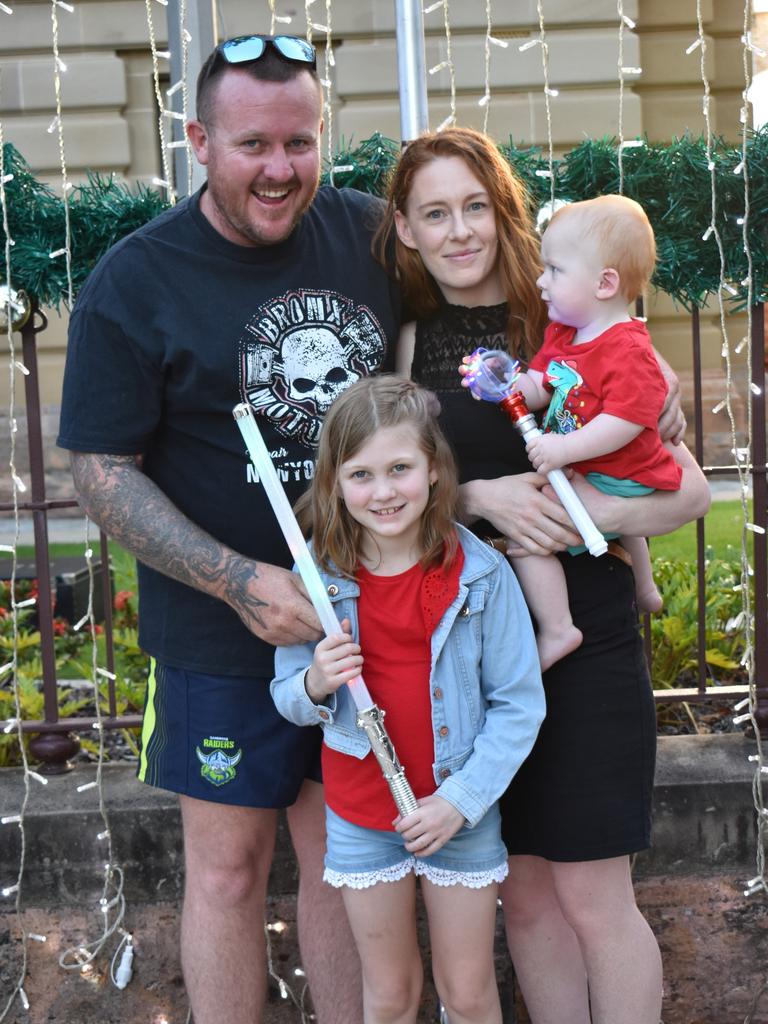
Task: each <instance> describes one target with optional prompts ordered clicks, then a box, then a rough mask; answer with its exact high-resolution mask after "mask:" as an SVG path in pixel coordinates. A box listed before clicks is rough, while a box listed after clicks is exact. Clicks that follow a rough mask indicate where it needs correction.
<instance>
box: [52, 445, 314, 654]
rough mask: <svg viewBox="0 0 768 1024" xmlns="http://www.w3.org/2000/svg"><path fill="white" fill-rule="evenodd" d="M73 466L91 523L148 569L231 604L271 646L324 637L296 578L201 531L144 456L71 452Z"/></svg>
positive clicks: (78, 488) (79, 493) (305, 641)
mask: <svg viewBox="0 0 768 1024" xmlns="http://www.w3.org/2000/svg"><path fill="white" fill-rule="evenodd" d="M71 463H72V475H73V477H74V480H75V488H76V490H77V494H78V496H79V499H80V503H81V505H82V506H83V508H84V509H85V511H86V513H87V514H88V516H89V518H91V519H92V520H93V521H94V522H95V523H97V524H98V526H100V527H101V529H102V530H104V532H105V533H107V534H108V535H109V536H110V537H112V538H113V539H114V540H116V541H117V542H118V543H119V544H121V545H122V546H123V547H124V548H126V549H127V550H128V551H130V552H131V554H133V555H135V556H136V558H138V559H139V560H140V561H141V562H143V563H144V564H145V565H149V566H151V567H152V568H153V569H157V570H158V572H162V573H165V575H166V576H171V577H172V578H173V579H175V580H179V581H180V582H181V583H186V584H187V585H188V586H190V587H194V588H195V589H196V590H202V591H203V592H204V593H206V594H210V595H211V596H212V597H217V598H219V599H220V600H222V601H225V602H226V603H227V604H228V605H230V606H231V607H232V608H233V609H234V610H235V611H236V612H237V614H238V615H239V616H240V618H241V619H242V621H243V622H244V623H245V625H246V626H247V627H248V629H249V630H250V631H251V632H252V633H255V634H256V636H258V637H261V639H262V640H266V641H267V643H270V644H276V645H288V644H298V643H307V642H308V641H311V640H317V639H318V637H319V636H320V635H321V633H320V626H319V622H318V619H317V616H316V615H315V611H314V608H313V607H312V605H311V603H310V602H309V601H308V600H307V598H306V596H305V594H304V590H303V587H302V585H301V581H300V580H299V578H298V577H297V576H296V575H295V574H294V573H291V572H289V571H288V570H287V569H281V568H279V567H278V566H275V565H267V564H266V563H264V562H255V561H254V560H253V559H250V558H245V557H244V556H243V555H240V554H238V553H237V552H236V551H233V550H232V549H231V548H228V547H226V545H224V544H222V543H221V542H220V541H217V540H215V539H214V538H213V537H211V536H210V534H208V533H206V532H205V531H204V530H201V529H200V527H199V526H196V525H195V523H193V522H192V521H191V520H190V519H187V517H186V516H185V515H183V513H181V512H180V511H179V510H178V509H177V508H176V506H175V505H173V504H172V502H170V501H169V500H168V498H167V497H166V496H165V494H163V492H162V491H161V490H160V488H159V487H157V486H156V485H155V484H154V483H153V481H152V480H150V479H148V477H146V476H145V475H144V474H143V473H142V472H141V469H140V468H139V464H138V457H134V456H132V455H96V454H86V453H83V452H72V455H71Z"/></svg>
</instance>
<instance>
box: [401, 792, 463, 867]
mask: <svg viewBox="0 0 768 1024" xmlns="http://www.w3.org/2000/svg"><path fill="white" fill-rule="evenodd" d="M463 824H464V815H463V814H462V813H461V811H458V810H457V809H456V808H455V807H454V806H453V804H449V803H448V801H447V800H443V798H442V797H441V796H438V795H437V793H433V794H432V796H425V797H424V798H423V799H421V800H419V809H418V810H417V811H412V812H411V813H410V814H407V815H406V816H405V817H404V818H400V819H399V820H396V823H395V831H396V832H399V833H400V835H401V836H402V837H403V839H405V848H406V850H407V851H408V852H409V853H412V854H413V855H414V856H415V857H428V856H429V855H430V854H431V853H437V851H438V850H439V849H440V847H441V846H445V844H446V843H447V842H448V840H449V839H450V838H451V837H452V836H455V835H456V833H457V832H458V831H459V829H460V828H461V827H462V825H463Z"/></svg>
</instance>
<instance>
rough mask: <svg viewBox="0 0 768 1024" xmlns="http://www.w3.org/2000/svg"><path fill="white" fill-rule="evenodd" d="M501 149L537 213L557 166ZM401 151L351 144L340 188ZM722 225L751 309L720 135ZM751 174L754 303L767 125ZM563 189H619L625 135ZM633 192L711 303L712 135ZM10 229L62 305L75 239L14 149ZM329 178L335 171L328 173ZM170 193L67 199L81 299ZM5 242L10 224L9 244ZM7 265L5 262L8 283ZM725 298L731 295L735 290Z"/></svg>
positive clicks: (18, 262)
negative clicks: (91, 277) (106, 260)
mask: <svg viewBox="0 0 768 1024" xmlns="http://www.w3.org/2000/svg"><path fill="white" fill-rule="evenodd" d="M499 148H500V150H501V152H502V153H503V155H504V157H505V158H506V159H507V160H508V161H509V163H510V165H511V166H512V167H513V168H514V170H515V172H516V173H517V174H518V175H519V176H520V178H521V179H522V180H523V182H524V183H525V185H526V187H527V188H528V191H529V193H530V195H531V201H532V206H533V209H537V208H538V207H539V206H540V205H542V204H543V203H546V202H547V201H548V200H549V195H550V180H549V178H548V177H546V176H542V175H540V174H537V173H536V172H537V171H542V170H547V168H548V163H547V161H546V159H545V157H544V156H543V154H542V151H541V149H539V148H537V147H529V148H519V147H517V146H516V145H515V144H514V142H513V141H512V140H511V139H510V141H509V142H508V143H507V144H504V145H501V146H500V147H499ZM399 152H400V146H399V145H398V144H397V143H396V142H393V141H392V140H391V139H386V138H384V137H383V136H382V135H379V134H378V133H377V134H374V135H373V136H371V138H370V139H367V140H365V141H364V142H362V143H360V144H359V145H358V146H356V147H354V148H353V147H352V146H351V145H348V146H345V145H344V144H343V143H342V145H341V147H340V149H339V151H338V152H337V155H336V159H335V160H334V163H333V168H334V171H333V183H334V184H335V185H336V186H337V187H340V188H357V189H360V190H361V191H364V192H371V193H374V194H375V195H382V194H383V193H384V192H385V191H386V183H387V178H388V176H389V174H390V172H391V170H392V168H393V167H394V165H395V163H396V162H397V158H398V155H399ZM711 158H712V162H713V163H714V165H715V188H716V199H717V227H718V231H719V234H720V237H721V241H722V246H723V253H724V257H725V266H726V274H725V276H726V281H727V283H728V286H729V287H730V288H731V289H733V290H734V294H732V295H731V294H730V293H728V294H727V295H726V296H725V298H726V300H727V302H728V303H729V306H730V307H731V308H732V309H741V308H743V307H744V306H745V304H746V302H747V296H748V291H747V287H746V285H745V284H744V283H743V282H744V281H745V280H746V278H747V274H748V264H747V257H746V254H745V252H744V243H743V237H742V231H743V227H742V223H740V221H742V220H743V217H744V178H743V176H742V175H741V174H735V173H734V170H735V168H737V166H738V165H739V164H740V163H741V150H740V149H736V148H735V147H733V146H730V145H727V144H726V143H725V142H724V141H723V140H722V139H720V138H717V139H714V140H713V142H712V145H711ZM746 167H747V173H748V177H749V203H750V209H749V221H748V225H749V248H750V251H751V256H752V288H753V291H752V298H753V301H754V302H762V301H763V300H764V299H765V298H766V296H767V295H768V129H763V130H761V131H759V132H754V133H751V134H750V137H749V140H748V143H747V159H746ZM553 169H554V175H555V194H556V195H557V196H558V197H559V198H562V199H569V200H578V199H590V198H592V197H593V196H597V195H603V194H606V193H612V192H618V190H619V161H618V152H617V142H616V139H612V138H606V139H598V140H586V141H584V142H582V143H581V144H580V145H579V146H577V147H576V148H575V149H573V150H571V152H570V153H567V154H566V155H565V156H564V157H563V158H562V159H561V160H557V161H555V163H554V168H553ZM623 171H624V194H625V195H628V196H631V197H632V198H633V199H636V200H637V201H638V202H640V203H642V205H643V207H644V208H645V210H646V211H647V213H648V216H649V218H650V220H651V223H652V224H653V228H654V231H655V232H656V243H657V247H658V263H657V266H656V273H655V274H654V277H653V284H654V285H655V286H656V287H657V288H659V289H661V291H664V292H666V293H667V294H669V295H671V296H672V298H673V299H674V300H675V301H676V302H679V303H680V304H681V305H682V306H684V307H685V308H686V309H688V310H690V309H692V308H693V307H694V306H696V307H701V306H702V305H703V304H704V302H705V301H706V298H707V295H708V294H710V293H715V292H717V290H718V288H719V286H720V254H719V251H718V246H717V242H716V239H715V237H714V235H710V236H709V237H708V239H707V240H706V241H704V240H703V235H705V234H706V232H707V229H708V228H709V225H710V220H711V175H710V171H709V168H708V157H707V146H706V142H705V140H704V139H701V138H700V139H692V138H690V137H689V136H685V137H683V138H681V139H675V140H674V141H672V142H670V143H663V144H656V143H649V142H647V141H646V142H645V144H644V145H643V146H638V147H636V148H628V149H625V150H624V154H623ZM3 172H4V174H5V175H9V174H11V175H13V177H12V179H10V180H7V181H6V185H5V192H6V205H7V209H8V226H9V232H10V236H11V238H12V239H13V242H14V244H13V248H12V249H11V280H12V285H13V287H14V288H16V289H18V288H23V289H24V290H25V291H27V292H28V293H29V294H30V295H33V296H34V297H35V298H36V299H37V300H38V301H39V302H40V303H42V304H44V305H53V306H58V305H59V303H61V302H62V301H64V300H65V299H66V297H67V287H68V286H67V275H66V264H65V259H64V257H63V256H59V257H55V258H53V259H51V257H50V255H49V254H50V253H51V252H55V251H56V250H58V249H62V248H63V247H64V244H65V224H64V205H63V203H62V201H61V199H59V198H58V197H57V196H56V194H55V193H54V192H53V191H52V189H50V188H49V187H48V186H47V185H44V184H41V183H40V182H39V181H37V180H36V179H35V177H34V175H33V174H32V172H31V171H30V169H29V166H28V165H27V164H26V162H25V161H24V159H23V157H22V156H21V154H20V153H19V152H18V151H17V150H16V149H14V147H13V146H12V145H10V144H7V145H6V146H5V147H4V154H3ZM329 180H330V174H329V169H327V170H326V171H325V174H324V175H323V181H324V183H328V182H329ZM166 205H167V204H166V202H165V200H164V199H163V198H161V196H160V194H159V193H157V192H155V191H153V190H151V189H148V188H145V187H143V186H140V187H139V188H138V189H137V190H136V191H135V192H133V191H131V190H130V189H129V188H128V187H127V186H125V185H122V184H116V183H115V182H114V181H113V180H112V179H111V178H104V177H101V176H99V175H96V174H92V175H90V176H89V178H88V182H87V184H85V185H81V186H79V187H76V188H74V189H73V190H72V194H71V196H70V200H69V215H70V233H71V252H72V279H73V288H74V291H75V292H77V290H78V289H79V287H80V285H82V283H83V281H84V280H85V278H86V277H87V276H88V274H89V272H90V271H91V269H92V267H93V266H94V264H95V263H96V261H97V260H98V259H99V257H100V256H101V255H102V254H103V253H104V252H106V250H107V249H108V248H109V247H110V246H111V245H113V244H114V242H116V241H117V240H118V239H119V238H122V237H123V236H125V235H127V234H129V233H130V232H131V231H134V230H135V229H136V228H138V227H140V226H141V225H142V224H144V223H146V222H147V221H149V220H151V219H152V218H153V217H155V216H157V214H158V213H160V212H161V211H162V210H163V209H165V207H166ZM4 242H5V235H4V233H3V230H2V227H1V226H0V245H4ZM4 274H5V268H4V266H0V282H2V281H3V280H4ZM726 291H727V290H726Z"/></svg>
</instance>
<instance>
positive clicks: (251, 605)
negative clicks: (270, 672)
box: [223, 555, 322, 647]
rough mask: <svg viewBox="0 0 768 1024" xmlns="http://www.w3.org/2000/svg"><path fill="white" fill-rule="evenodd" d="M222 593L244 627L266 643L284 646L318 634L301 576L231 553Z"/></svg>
mask: <svg viewBox="0 0 768 1024" xmlns="http://www.w3.org/2000/svg"><path fill="white" fill-rule="evenodd" d="M223 596H224V599H225V600H226V602H227V604H229V605H230V606H231V607H232V608H233V609H234V610H235V611H236V612H237V614H238V615H239V616H240V618H241V619H242V621H243V622H244V623H245V625H246V626H247V627H248V629H249V630H250V631H251V632H252V633H254V634H255V635H256V636H258V637H260V638H261V639H262V640H265V641H266V642H267V643H268V644H274V645H275V646H276V647H287V646H289V645H291V644H303V643H308V642H310V641H313V640H317V639H318V637H320V636H322V629H321V627H320V620H319V619H318V617H317V614H316V612H315V609H314V608H313V606H312V603H311V601H310V600H309V598H308V597H307V594H306V591H305V589H304V585H303V583H302V582H301V577H300V576H297V575H296V573H293V572H289V570H288V569H281V568H280V567H279V566H276V565H267V564H266V563H264V562H253V561H251V560H250V559H247V558H242V557H241V556H239V555H233V556H232V557H231V558H230V559H228V569H227V572H226V586H225V590H224V595H223Z"/></svg>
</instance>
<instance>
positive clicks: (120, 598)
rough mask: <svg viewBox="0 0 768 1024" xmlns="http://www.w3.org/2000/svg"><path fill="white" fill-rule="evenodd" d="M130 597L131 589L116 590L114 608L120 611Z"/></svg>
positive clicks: (131, 595)
mask: <svg viewBox="0 0 768 1024" xmlns="http://www.w3.org/2000/svg"><path fill="white" fill-rule="evenodd" d="M132 597H133V591H132V590H118V592H117V593H116V594H115V609H116V610H117V611H119V612H121V611H122V610H123V609H124V608H125V606H126V605H127V604H128V602H129V601H130V599H131V598H132Z"/></svg>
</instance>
